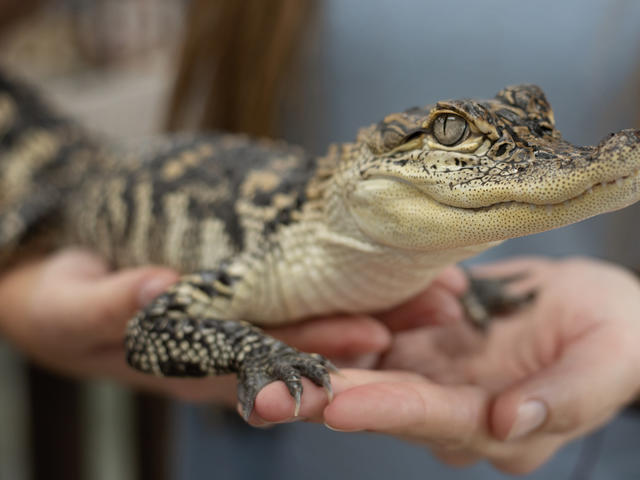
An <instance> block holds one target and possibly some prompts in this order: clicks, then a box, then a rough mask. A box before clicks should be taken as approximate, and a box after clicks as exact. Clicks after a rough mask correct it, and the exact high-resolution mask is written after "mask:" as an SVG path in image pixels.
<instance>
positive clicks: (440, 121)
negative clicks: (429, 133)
mask: <svg viewBox="0 0 640 480" xmlns="http://www.w3.org/2000/svg"><path fill="white" fill-rule="evenodd" d="M468 131H469V127H468V125H467V122H466V120H465V119H464V118H462V117H459V116H458V115H453V114H451V113H444V114H442V115H439V116H438V117H436V119H435V121H434V122H433V136H434V137H435V138H436V140H437V141H438V142H439V143H441V144H442V145H444V146H445V147H452V146H453V145H455V144H456V143H458V142H460V141H461V140H463V139H464V138H465V137H466V135H467V132H468Z"/></svg>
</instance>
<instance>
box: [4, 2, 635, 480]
mask: <svg viewBox="0 0 640 480" xmlns="http://www.w3.org/2000/svg"><path fill="white" fill-rule="evenodd" d="M639 24H640V3H638V2H634V1H633V0H599V1H595V0H593V1H588V0H564V1H563V2H557V1H554V0H538V1H536V2H510V1H508V0H485V1H484V2H472V1H462V0H451V1H449V2H442V1H439V2H435V1H421V0H395V1H393V2H391V1H384V0H325V1H321V0H315V1H314V0H268V1H267V0H244V1H237V0H208V1H207V0H191V1H188V0H50V1H44V0H41V1H37V0H36V1H34V0H31V1H22V2H13V1H12V0H0V65H2V66H3V67H4V68H6V69H7V70H10V71H13V72H16V73H19V74H22V75H23V76H24V77H26V78H28V79H29V80H30V81H31V82H33V83H35V84H37V85H38V86H39V87H40V88H41V89H42V90H43V91H44V92H45V93H46V95H47V96H48V97H49V98H50V99H51V100H52V101H53V102H54V103H55V105H56V106H57V107H58V109H60V110H62V111H65V112H68V113H69V114H70V115H72V116H74V117H76V118H78V119H80V120H81V122H82V123H83V124H85V125H87V126H88V127H90V128H92V129H94V130H96V131H98V132H101V133H102V134H103V135H104V136H106V137H110V138H112V139H113V140H114V141H119V142H134V143H137V142H143V141H144V139H145V138H146V137H148V136H150V135H157V134H158V133H160V132H163V131H170V130H184V129H190V130H193V129H199V130H203V129H225V130H232V131H245V132H249V133H251V134H253V135H260V136H277V137H281V138H285V139H287V140H288V141H291V142H293V143H298V144H301V145H303V146H304V147H306V148H307V149H308V150H310V151H311V152H313V153H316V154H323V152H324V151H325V150H326V148H327V146H328V144H329V143H331V142H341V141H350V140H352V139H354V138H355V135H356V132H357V130H358V128H359V127H362V126H365V125H368V124H370V123H373V122H376V121H378V120H379V119H381V118H382V117H383V116H385V115H386V114H388V113H390V112H394V111H399V110H403V109H406V108H408V107H410V106H413V105H425V104H429V103H432V102H435V101H437V100H439V99H445V98H455V97H491V96H493V95H494V94H495V93H496V92H497V91H498V90H500V89H501V88H502V87H504V86H505V85H508V84H513V83H524V82H526V83H537V84H539V85H540V86H542V87H543V89H544V90H545V92H546V94H547V98H548V99H549V101H550V102H551V104H552V106H553V107H554V111H555V116H556V120H557V124H558V127H559V129H560V130H561V131H562V132H563V135H564V136H565V138H567V139H568V140H570V141H572V142H574V143H578V144H594V143H597V142H599V141H600V139H601V138H602V137H604V136H605V135H606V134H608V133H609V132H612V131H615V130H619V129H622V128H628V127H632V126H635V127H640V30H639V29H638V28H637V26H638V25H639ZM639 215H640V207H639V206H635V207H631V208H628V209H625V210H624V211H621V212H617V213H614V214H610V215H606V216H603V217H599V218H596V219H592V220H588V221H585V222H582V223H580V224H578V225H574V226H571V227H567V228H564V229H561V230H558V231H554V232H550V233H546V234H540V235H534V236H531V237H527V238H523V239H518V240H511V241H509V242H506V243H505V244H503V245H502V246H500V247H498V248H496V249H494V250H491V251H489V252H487V253H486V254H484V255H483V256H482V257H481V258H480V259H478V261H486V260H489V259H493V258H497V257H502V256H508V255H516V254H523V253H540V254H547V255H554V256H560V255H573V254H583V255H594V256H598V257H601V258H606V259H608V260H612V261H616V262H620V263H624V264H626V265H629V266H639V265H640V245H639V242H638V230H639V227H638V222H637V219H638V218H640V217H639ZM638 432H640V417H639V416H638V414H637V413H635V412H634V411H631V410H630V411H628V412H624V413H623V414H622V415H621V416H619V418H617V419H615V420H614V421H613V422H612V423H611V424H610V425H609V426H608V427H606V428H605V429H604V430H603V431H601V432H597V433H596V434H594V435H592V436H591V437H587V439H585V440H580V441H577V442H575V443H574V444H571V445H569V446H568V447H567V448H565V449H564V450H563V451H562V452H560V454H559V455H557V456H556V457H555V458H554V459H553V460H552V461H551V462H550V463H549V464H548V465H547V466H545V467H543V468H542V469H541V470H539V471H538V472H536V473H534V474H532V475H530V476H528V477H527V478H531V479H543V478H545V479H546V478H567V479H569V478H572V479H578V478H591V479H605V478H606V479H610V478H616V479H637V478H638V477H639V475H640V460H638V458H637V455H636V446H635V445H636V441H637V438H638ZM392 476H395V477H399V478H407V479H411V478H438V479H467V478H474V479H478V478H480V479H502V478H508V476H506V475H502V474H498V473H496V472H495V471H493V470H492V469H491V467H489V466H487V465H478V466H474V467H472V468H469V469H465V470H453V469H450V468H448V467H444V466H441V465H439V464H438V463H437V462H436V461H435V460H433V459H432V458H431V457H430V456H429V454H428V453H426V452H425V451H424V450H423V449H421V448H419V447H416V446H411V445H408V444H404V443H402V442H399V441H395V440H392V439H388V438H383V437H374V436H369V435H364V434H362V435H360V434H358V435H344V434H338V433H335V432H330V431H328V430H327V429H325V428H324V427H321V426H315V425H286V426H280V427H277V428H273V429H270V430H267V431H262V430H255V429H251V428H248V427H246V426H245V425H243V424H242V422H240V421H239V420H238V419H237V418H236V414H234V413H231V414H229V413H226V412H222V411H217V410H215V409H212V408H210V407H194V406H190V405H186V404H180V403H177V402H170V401H166V400H162V399H157V398H153V397H150V396H147V395H141V394H137V393H134V392H130V391H128V390H126V389H124V388H122V387H119V386H117V385H113V384H111V383H109V382H106V381H92V382H76V381H73V380H69V379H62V378H59V377H56V376H53V375H51V374H49V373H47V372H45V371H42V370H41V369H38V368H36V367H34V366H33V365H30V364H29V363H28V362H27V361H26V359H24V358H22V357H21V356H20V355H19V354H18V353H17V352H15V351H13V350H12V349H11V346H10V345H4V344H2V343H1V340H0V479H3V480H4V479H12V480H13V479H15V480H27V479H32V478H33V479H40V478H46V479H58V478H61V479H62V478H64V479H75V478H79V479H123V480H134V479H154V480H163V479H175V480H182V479H189V480H191V479H195V480H197V479H209V478H220V479H235V478H238V479H244V478H261V479H290V478H291V479H293V478H301V477H304V478H309V479H315V478H318V479H321V478H322V479H324V478H329V477H331V478H334V479H342V478H353V477H355V478H371V479H387V478H390V477H392Z"/></svg>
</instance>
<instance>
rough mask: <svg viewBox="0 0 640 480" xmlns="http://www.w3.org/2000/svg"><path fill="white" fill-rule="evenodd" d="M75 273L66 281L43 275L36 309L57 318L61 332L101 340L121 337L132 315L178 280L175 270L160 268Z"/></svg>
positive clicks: (85, 338) (105, 340)
mask: <svg viewBox="0 0 640 480" xmlns="http://www.w3.org/2000/svg"><path fill="white" fill-rule="evenodd" d="M76 273H78V275H77V276H73V277H72V276H67V278H65V279H64V282H62V281H60V279H57V278H43V279H42V281H41V282H40V283H39V293H38V294H37V298H35V299H34V303H35V304H36V307H35V308H36V309H40V310H46V312H43V311H41V312H40V315H42V314H44V313H48V314H49V316H53V317H54V318H56V319H57V320H56V321H57V322H59V324H58V327H60V329H61V331H66V332H67V333H68V334H70V335H82V336H83V339H84V340H94V341H99V342H100V343H109V342H111V341H112V340H114V339H120V338H122V336H123V332H124V328H125V325H126V323H127V322H128V321H129V320H130V319H131V317H132V316H133V314H134V313H135V312H136V311H137V310H138V309H139V308H141V307H142V306H144V304H145V303H146V302H148V300H149V299H150V298H153V296H155V295H158V294H160V293H161V292H162V291H163V290H164V289H166V288H167V287H168V286H169V285H171V284H172V283H174V282H175V281H176V279H177V274H176V273H175V272H173V271H171V270H168V269H165V268H160V267H142V268H137V269H130V270H122V271H120V272H116V273H111V274H105V275H103V276H100V277H97V278H87V277H86V276H85V275H83V274H79V272H76ZM37 313H38V312H36V314H37Z"/></svg>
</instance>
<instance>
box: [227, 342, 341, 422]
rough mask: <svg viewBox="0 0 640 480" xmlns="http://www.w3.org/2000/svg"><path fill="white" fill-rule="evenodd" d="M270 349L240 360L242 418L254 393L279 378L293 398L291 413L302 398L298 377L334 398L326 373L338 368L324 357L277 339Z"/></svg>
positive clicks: (252, 399) (249, 410) (256, 393)
mask: <svg viewBox="0 0 640 480" xmlns="http://www.w3.org/2000/svg"><path fill="white" fill-rule="evenodd" d="M274 347H276V349H277V350H276V351H274V349H273V347H272V348H270V349H269V352H262V354H254V355H250V356H249V357H248V358H245V359H244V360H243V361H242V365H241V367H240V370H239V372H238V402H239V403H240V410H241V413H242V416H243V417H244V419H245V420H248V418H249V415H250V414H251V411H252V410H253V405H254V403H255V399H256V396H257V395H258V393H259V392H260V390H261V389H262V388H263V387H264V386H265V385H267V384H268V383H271V382H275V381H277V380H281V381H283V382H284V384H285V385H286V386H287V389H288V390H289V393H290V394H291V396H292V397H293V399H294V401H295V409H294V412H293V415H294V416H296V417H297V416H298V414H299V413H300V399H301V397H302V382H301V377H303V376H304V377H307V378H308V379H309V380H311V381H312V382H313V383H315V384H316V385H318V386H320V387H323V388H324V389H325V390H326V392H327V395H328V397H329V401H331V399H332V398H333V391H332V389H331V379H330V378H329V372H331V371H336V370H337V369H336V368H335V367H334V366H333V365H332V364H331V362H329V361H328V360H327V359H325V358H324V357H322V356H321V355H318V354H314V353H304V352H299V351H298V350H296V349H294V348H291V347H289V346H287V345H285V344H284V343H280V342H278V344H276V345H274Z"/></svg>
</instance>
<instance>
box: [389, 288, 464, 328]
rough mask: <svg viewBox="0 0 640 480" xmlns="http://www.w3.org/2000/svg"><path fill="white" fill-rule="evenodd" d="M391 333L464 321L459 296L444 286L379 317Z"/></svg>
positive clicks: (429, 290) (428, 290) (430, 289)
mask: <svg viewBox="0 0 640 480" xmlns="http://www.w3.org/2000/svg"><path fill="white" fill-rule="evenodd" d="M377 317H378V318H380V320H382V321H383V322H384V323H385V324H386V325H387V326H388V327H389V329H391V331H400V330H409V329H413V328H416V327H420V326H425V325H447V324H451V323H455V322H459V321H461V320H462V319H464V310H463V308H462V305H461V304H460V300H459V298H458V295H457V294H456V293H455V292H453V291H452V290H451V289H449V288H448V287H446V286H444V285H442V284H439V283H438V284H435V285H432V286H430V287H429V288H428V289H427V290H425V291H424V292H423V293H421V294H420V295H418V296H417V297H415V298H413V299H411V300H409V301H408V302H406V303H404V304H403V305H400V306H399V307H396V308H394V309H393V310H390V311H388V312H385V313H382V314H379V315H377Z"/></svg>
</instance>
